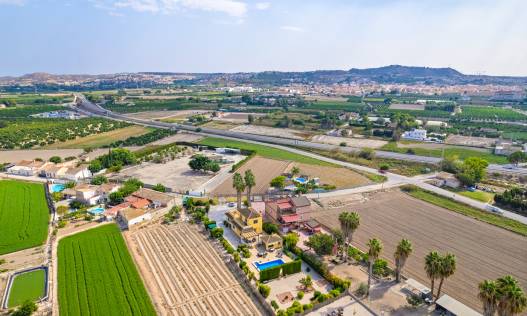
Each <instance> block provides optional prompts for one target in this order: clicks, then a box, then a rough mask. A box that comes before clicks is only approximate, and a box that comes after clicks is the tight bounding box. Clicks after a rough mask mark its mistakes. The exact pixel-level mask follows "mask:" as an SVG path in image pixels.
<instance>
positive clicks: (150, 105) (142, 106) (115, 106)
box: [104, 100, 216, 113]
mask: <svg viewBox="0 0 527 316" xmlns="http://www.w3.org/2000/svg"><path fill="white" fill-rule="evenodd" d="M104 108H106V109H108V110H110V111H113V112H117V113H135V112H147V111H163V110H169V111H175V110H196V109H203V110H211V109H216V106H215V104H212V103H211V104H206V103H201V102H197V101H194V100H133V105H129V104H125V103H115V102H109V103H106V104H105V105H104Z"/></svg>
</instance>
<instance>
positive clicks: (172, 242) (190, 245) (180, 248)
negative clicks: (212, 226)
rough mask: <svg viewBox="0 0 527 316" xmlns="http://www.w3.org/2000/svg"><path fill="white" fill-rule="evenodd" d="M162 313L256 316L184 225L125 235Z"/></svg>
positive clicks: (219, 263)
mask: <svg viewBox="0 0 527 316" xmlns="http://www.w3.org/2000/svg"><path fill="white" fill-rule="evenodd" d="M125 236H126V240H127V243H128V247H129V248H131V251H132V254H133V256H134V259H135V261H136V264H137V265H138V267H139V270H140V271H141V274H142V276H143V279H144V281H145V284H146V285H147V288H148V289H149V291H150V295H151V296H152V299H153V301H154V305H155V307H156V309H157V310H158V312H159V313H160V314H161V315H244V316H245V315H261V314H262V313H261V312H260V311H259V309H258V308H257V307H256V305H255V304H254V303H253V302H252V300H251V298H250V297H249V296H248V295H247V294H246V292H245V291H244V289H243V287H242V286H241V285H240V284H239V283H238V281H237V280H236V279H235V277H234V276H233V275H232V273H231V272H230V271H229V269H228V268H227V266H226V265H225V263H224V262H223V261H222V259H221V257H220V256H219V255H218V254H217V252H216V251H215V250H214V249H213V247H212V245H211V244H210V243H209V242H208V241H207V240H206V238H205V237H204V236H203V235H201V234H200V233H199V232H198V231H197V229H196V227H195V226H192V225H189V224H187V223H180V224H176V225H169V226H167V225H153V226H151V227H148V228H144V229H140V230H137V231H135V232H127V233H125Z"/></svg>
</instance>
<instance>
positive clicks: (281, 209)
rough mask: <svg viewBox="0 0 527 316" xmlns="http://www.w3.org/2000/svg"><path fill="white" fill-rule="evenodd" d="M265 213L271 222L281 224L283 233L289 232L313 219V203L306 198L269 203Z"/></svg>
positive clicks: (293, 198) (290, 198)
mask: <svg viewBox="0 0 527 316" xmlns="http://www.w3.org/2000/svg"><path fill="white" fill-rule="evenodd" d="M265 213H266V215H267V217H268V218H269V219H270V220H272V221H274V222H276V223H278V224H280V226H281V228H282V231H284V232H287V231H288V230H289V229H290V228H293V227H295V226H298V224H300V223H302V222H306V221H308V220H310V219H311V216H310V213H311V201H310V200H309V199H308V198H306V197H305V196H297V197H289V198H285V199H278V200H275V201H267V202H266V204H265Z"/></svg>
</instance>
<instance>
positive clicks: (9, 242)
mask: <svg viewBox="0 0 527 316" xmlns="http://www.w3.org/2000/svg"><path fill="white" fill-rule="evenodd" d="M48 221H49V209H48V204H47V202H46V197H45V193H44V185H43V184H37V183H29V182H22V181H11V180H6V181H0V255H3V254H6V253H10V252H15V251H18V250H22V249H27V248H32V247H36V246H40V245H42V244H43V243H44V241H45V240H46V237H47V234H48Z"/></svg>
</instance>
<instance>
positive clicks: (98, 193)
mask: <svg viewBox="0 0 527 316" xmlns="http://www.w3.org/2000/svg"><path fill="white" fill-rule="evenodd" d="M118 189H119V185H117V184H113V183H105V184H102V185H92V184H85V183H83V184H79V185H77V186H75V187H74V188H73V189H66V190H64V191H62V192H63V194H65V195H68V196H72V197H74V198H75V200H77V201H79V202H81V203H83V204H87V205H96V204H99V203H103V202H106V201H108V197H109V195H110V194H111V193H113V192H116V191H117V190H118Z"/></svg>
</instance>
